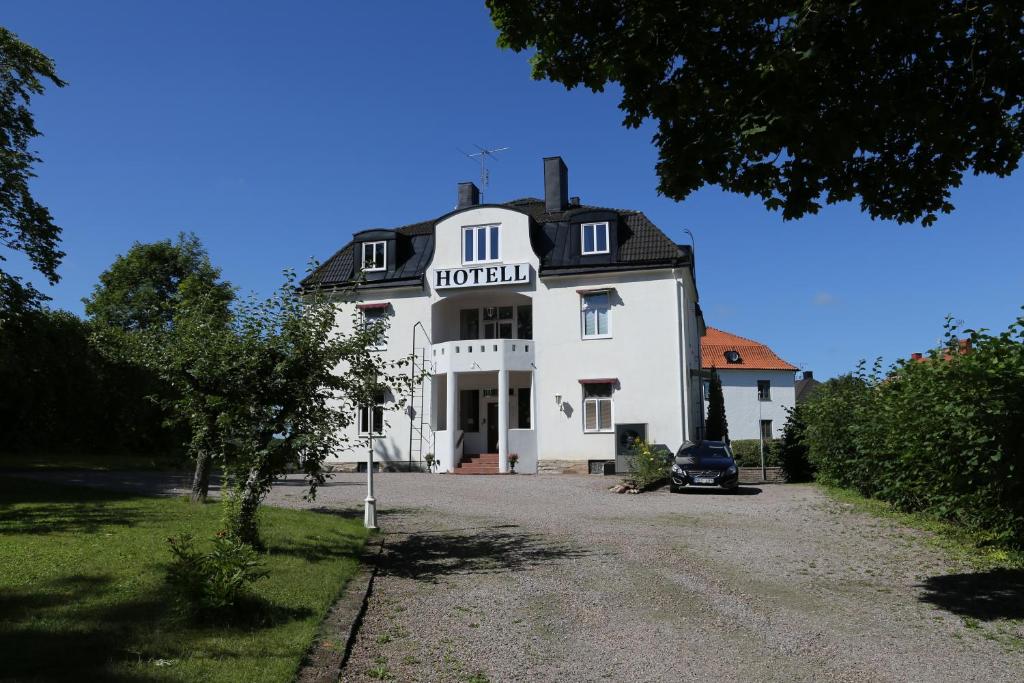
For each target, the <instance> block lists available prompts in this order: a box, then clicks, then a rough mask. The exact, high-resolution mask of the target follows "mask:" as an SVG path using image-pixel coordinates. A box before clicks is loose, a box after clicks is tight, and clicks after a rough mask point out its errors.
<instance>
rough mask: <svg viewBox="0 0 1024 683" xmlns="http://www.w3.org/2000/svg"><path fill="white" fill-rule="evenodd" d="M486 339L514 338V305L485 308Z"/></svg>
mask: <svg viewBox="0 0 1024 683" xmlns="http://www.w3.org/2000/svg"><path fill="white" fill-rule="evenodd" d="M484 339H512V307H511V306H490V307H488V308H485V309H484Z"/></svg>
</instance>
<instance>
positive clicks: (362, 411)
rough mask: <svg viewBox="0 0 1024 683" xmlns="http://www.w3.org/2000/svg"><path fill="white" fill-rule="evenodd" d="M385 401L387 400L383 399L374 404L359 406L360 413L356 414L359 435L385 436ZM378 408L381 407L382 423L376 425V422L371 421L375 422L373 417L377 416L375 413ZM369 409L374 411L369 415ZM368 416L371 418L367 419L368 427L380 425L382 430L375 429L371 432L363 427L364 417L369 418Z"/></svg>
mask: <svg viewBox="0 0 1024 683" xmlns="http://www.w3.org/2000/svg"><path fill="white" fill-rule="evenodd" d="M385 403H386V400H383V401H381V402H380V403H374V404H373V405H372V406H360V407H359V411H358V414H357V415H356V430H357V431H358V433H359V436H384V404H385ZM378 408H379V409H380V423H379V424H378V425H374V424H371V422H374V420H373V418H374V417H375V415H374V414H373V413H376V412H377V409H378ZM367 411H372V412H371V413H370V414H369V415H367ZM367 417H368V418H369V419H367V420H366V425H367V427H369V428H370V429H371V430H372V429H373V428H374V427H377V426H379V427H380V431H375V432H373V433H372V434H371V433H370V432H368V431H366V430H365V429H363V419H364V418H367Z"/></svg>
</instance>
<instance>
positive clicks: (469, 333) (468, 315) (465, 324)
mask: <svg viewBox="0 0 1024 683" xmlns="http://www.w3.org/2000/svg"><path fill="white" fill-rule="evenodd" d="M479 338H480V309H479V308H464V309H462V310H461V311H459V339H479Z"/></svg>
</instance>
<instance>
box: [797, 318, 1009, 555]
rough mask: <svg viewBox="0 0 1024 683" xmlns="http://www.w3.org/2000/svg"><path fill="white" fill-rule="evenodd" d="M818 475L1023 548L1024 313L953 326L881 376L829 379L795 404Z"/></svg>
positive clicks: (877, 371) (862, 371) (861, 372)
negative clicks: (993, 328) (1001, 324)
mask: <svg viewBox="0 0 1024 683" xmlns="http://www.w3.org/2000/svg"><path fill="white" fill-rule="evenodd" d="M800 412H801V417H802V418H803V420H804V422H805V429H804V441H805V443H806V445H807V447H808V456H809V458H810V461H811V464H812V465H813V466H814V467H815V468H816V469H817V474H816V476H817V478H818V479H819V480H821V481H823V482H825V483H829V484H834V485H838V486H843V487H848V488H853V489H856V490H857V491H859V492H860V493H861V494H863V495H866V496H869V497H872V498H877V499H880V500H884V501H888V502H890V503H892V504H893V505H894V506H895V507H897V508H898V509H901V510H904V511H912V512H913V511H922V512H927V513H931V514H934V515H937V516H939V517H942V518H945V519H948V520H951V521H955V522H958V523H960V524H963V525H964V526H966V527H968V528H971V529H975V530H977V531H978V532H981V533H982V534H983V535H984V536H985V537H987V538H991V540H993V541H995V542H1001V543H1008V544H1010V545H1013V546H1017V547H1021V546H1024V478H1022V475H1024V317H1021V318H1018V319H1017V320H1016V322H1014V323H1013V324H1012V325H1011V326H1010V327H1009V328H1008V329H1007V331H1006V332H1003V333H1002V334H999V335H991V334H988V333H986V332H985V331H975V330H969V329H968V330H963V331H960V330H957V329H956V327H955V326H954V325H953V324H952V323H951V322H949V321H948V320H947V323H946V335H945V342H944V343H943V345H942V346H941V347H939V348H937V349H935V350H933V351H932V352H930V354H929V355H928V356H927V357H926V358H924V359H921V360H910V361H901V362H899V363H898V364H896V365H895V366H893V367H892V368H890V369H889V370H888V371H887V372H884V373H883V372H882V370H881V365H880V363H879V362H876V363H875V366H874V368H873V369H871V370H870V371H869V370H867V369H866V368H865V367H864V364H863V363H862V364H861V365H860V367H859V368H858V369H857V371H856V372H854V373H851V374H848V375H845V376H842V377H839V378H837V379H833V380H829V381H828V382H826V383H825V384H823V385H822V386H821V387H819V390H818V391H817V392H816V393H815V395H814V397H813V398H812V399H811V400H810V401H808V402H807V403H806V404H804V405H802V406H801V411H800Z"/></svg>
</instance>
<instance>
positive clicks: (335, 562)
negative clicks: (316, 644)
mask: <svg viewBox="0 0 1024 683" xmlns="http://www.w3.org/2000/svg"><path fill="white" fill-rule="evenodd" d="M261 514H262V518H261V519H262V532H263V536H264V539H265V541H266V544H267V547H268V551H267V554H266V555H265V558H264V559H265V563H266V569H267V570H268V571H269V572H270V576H269V577H268V578H266V579H262V580H260V581H259V582H257V583H256V584H255V588H254V592H255V593H256V595H255V596H254V597H255V601H256V604H258V605H259V608H258V609H256V610H253V611H252V613H251V615H250V616H249V617H247V620H248V623H237V622H236V623H234V624H232V625H196V624H193V623H190V622H188V621H186V620H185V619H184V618H183V617H181V616H179V615H178V613H177V612H176V611H175V610H174V608H173V602H172V600H171V596H170V595H169V593H168V587H167V585H166V584H165V582H164V568H165V566H166V564H167V562H168V560H169V557H170V555H169V552H168V546H167V538H168V537H169V536H171V535H174V534H177V533H178V532H180V531H183V530H187V531H191V532H192V533H194V534H195V535H196V537H197V538H209V537H210V535H212V534H213V533H214V532H215V531H216V530H217V529H218V528H219V526H220V524H219V521H220V515H221V510H220V506H219V505H216V504H208V505H203V506H199V505H193V504H190V503H188V502H187V501H185V500H182V499H175V498H145V497H137V496H132V495H129V494H118V493H111V492H105V491H101V490H98V489H86V488H78V487H70V486H68V487H66V486H58V485H53V484H46V483H41V482H35V481H31V480H24V479H18V478H15V477H2V476H0V558H3V559H2V561H0V615H3V618H2V620H0V661H2V662H3V672H2V674H0V675H2V676H3V677H4V678H5V679H7V678H10V679H11V680H38V679H45V680H60V679H76V680H105V681H129V680H131V681H149V680H151V681H198V680H202V681H229V680H230V681H284V680H291V679H292V678H293V677H294V675H295V672H296V671H297V669H298V666H299V664H300V662H301V660H302V657H303V655H304V654H305V652H306V650H307V649H308V647H309V645H310V643H311V642H312V640H313V638H314V637H315V635H316V632H317V628H318V627H319V624H320V621H321V620H322V618H323V617H324V615H325V614H326V611H327V609H328V608H329V607H330V605H331V604H332V603H333V601H334V599H335V598H336V597H337V595H338V592H339V591H340V589H341V587H342V586H343V585H344V583H345V582H346V581H347V580H348V579H349V578H350V577H351V576H352V575H353V574H354V573H355V570H356V568H357V564H358V563H357V560H356V555H357V553H358V552H359V550H360V549H361V548H362V546H363V544H364V543H365V541H366V531H365V530H364V529H363V527H362V525H361V524H360V523H359V520H357V519H348V518H345V517H341V516H337V515H329V514H322V513H315V512H308V511H298V510H282V509H274V508H267V509H265V510H263V512H262V513H261Z"/></svg>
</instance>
